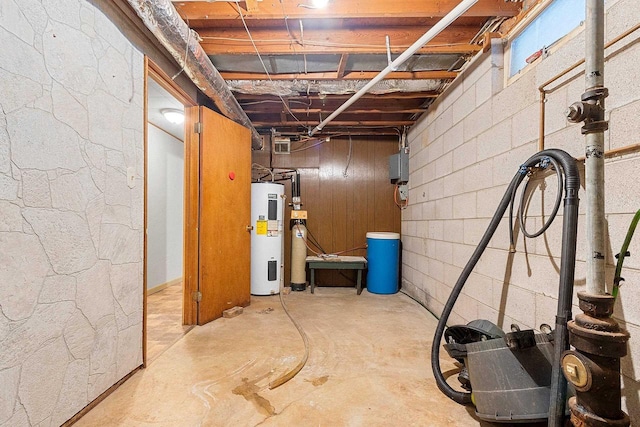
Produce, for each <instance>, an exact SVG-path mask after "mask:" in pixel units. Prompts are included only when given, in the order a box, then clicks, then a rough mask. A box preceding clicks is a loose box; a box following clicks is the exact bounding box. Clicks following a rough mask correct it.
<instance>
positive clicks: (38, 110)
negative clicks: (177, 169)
mask: <svg viewBox="0 0 640 427" xmlns="http://www.w3.org/2000/svg"><path fill="white" fill-rule="evenodd" d="M0 46H2V48H0V426H11V427H17V426H28V425H39V426H50V425H51V426H57V425H59V424H61V423H63V422H64V421H66V420H67V419H69V418H70V417H71V416H73V415H74V414H75V413H76V412H78V411H79V410H80V409H82V408H83V407H84V406H85V405H87V404H88V403H89V402H90V401H92V400H93V399H95V398H96V397H97V396H98V395H100V394H101V393H102V392H104V391H105V390H106V389H107V388H109V387H110V386H111V385H112V384H114V383H115V382H116V381H118V380H119V379H120V378H122V377H123V376H125V375H126V374H127V373H129V372H130V371H131V370H133V369H134V368H135V367H137V366H139V365H140V364H141V344H142V341H141V340H142V222H143V201H142V196H143V186H142V179H141V177H142V174H143V172H144V171H143V144H142V135H143V133H142V131H143V124H144V118H143V107H142V105H143V97H142V88H143V80H142V79H143V57H142V55H141V54H140V53H139V52H138V51H136V50H135V49H133V48H132V46H131V44H130V43H129V42H128V41H127V40H126V39H125V38H124V37H123V36H122V34H120V32H119V31H118V30H117V29H116V28H115V27H114V25H113V24H112V23H111V22H110V21H109V20H107V19H106V18H105V17H104V16H103V15H102V14H101V13H100V12H99V11H97V10H96V9H95V8H94V7H93V6H91V5H90V4H89V3H88V2H86V1H81V0H75V1H74V0H66V1H62V0H57V1H56V0H42V1H36V0H3V1H2V4H1V5H0ZM128 167H133V168H135V171H136V173H137V179H136V182H135V187H134V188H133V189H131V188H129V187H128V186H127V179H126V175H125V174H126V170H127V168H128Z"/></svg>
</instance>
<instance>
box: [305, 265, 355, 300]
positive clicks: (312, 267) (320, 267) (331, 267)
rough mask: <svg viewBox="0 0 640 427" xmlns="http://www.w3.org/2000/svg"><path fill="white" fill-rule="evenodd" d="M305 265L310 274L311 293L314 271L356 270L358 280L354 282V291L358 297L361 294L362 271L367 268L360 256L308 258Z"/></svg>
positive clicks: (313, 283) (313, 284)
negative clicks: (356, 291)
mask: <svg viewBox="0 0 640 427" xmlns="http://www.w3.org/2000/svg"><path fill="white" fill-rule="evenodd" d="M307 264H308V265H309V271H310V272H311V280H310V283H309V284H310V285H311V293H313V289H314V287H315V284H316V283H315V270H358V279H357V281H356V289H357V290H358V295H360V293H362V270H364V269H365V268H367V259H366V258H365V257H361V256H334V257H317V256H308V257H307Z"/></svg>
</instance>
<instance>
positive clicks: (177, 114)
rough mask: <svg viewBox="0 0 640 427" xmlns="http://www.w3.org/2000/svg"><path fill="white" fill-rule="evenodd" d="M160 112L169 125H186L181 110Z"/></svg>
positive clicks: (170, 109) (169, 109) (167, 109)
mask: <svg viewBox="0 0 640 427" xmlns="http://www.w3.org/2000/svg"><path fill="white" fill-rule="evenodd" d="M160 112H161V113H162V115H163V116H164V118H165V119H167V121H168V122H169V123H173V124H174V125H180V124H182V123H184V113H183V112H182V111H180V110H176V109H173V108H166V109H164V110H161V111H160Z"/></svg>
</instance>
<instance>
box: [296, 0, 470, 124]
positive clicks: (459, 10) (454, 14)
mask: <svg viewBox="0 0 640 427" xmlns="http://www.w3.org/2000/svg"><path fill="white" fill-rule="evenodd" d="M477 1H478V0H463V1H461V2H460V3H459V4H458V5H457V6H456V7H455V8H453V9H452V10H451V12H449V13H447V14H446V15H445V16H444V17H443V18H442V19H441V20H440V21H438V22H437V23H436V24H435V25H434V26H433V27H431V29H430V30H429V31H427V32H426V33H425V34H424V35H423V36H422V37H420V38H419V39H418V40H416V42H415V43H413V44H412V45H411V46H409V48H408V49H407V50H405V51H404V52H403V53H402V54H400V56H398V57H397V58H396V59H395V60H394V61H393V62H391V63H390V64H389V65H387V67H386V68H385V69H384V70H382V71H380V74H378V75H377V76H375V77H374V78H373V79H371V81H370V82H369V83H367V84H366V85H364V86H363V87H362V89H360V90H359V91H358V92H356V93H355V94H354V95H353V96H352V97H351V98H349V99H348V100H347V101H346V102H345V103H344V104H342V105H341V106H340V107H339V108H338V109H337V110H336V111H334V112H333V113H332V114H331V115H330V116H329V117H327V118H326V119H324V120H323V121H322V122H321V123H320V124H319V125H318V126H316V127H315V128H314V129H313V130H312V131H311V132H309V136H313V135H315V134H316V133H317V132H319V131H321V130H322V129H323V128H324V127H325V126H326V125H327V124H328V123H329V122H331V121H332V120H333V119H335V118H336V117H338V116H339V115H340V114H341V113H342V112H343V111H344V110H346V109H347V108H349V107H350V106H351V105H352V104H353V103H354V102H356V101H357V100H358V99H360V98H361V97H362V96H363V95H364V94H366V93H367V92H369V90H370V89H371V88H372V87H373V86H375V85H376V84H377V83H378V82H380V81H381V80H382V79H384V78H385V77H386V76H387V75H388V74H389V73H391V72H393V71H396V70H397V69H398V67H399V66H400V65H402V64H404V63H405V62H406V61H407V60H408V59H409V58H411V56H413V54H414V53H416V52H417V51H418V50H420V49H422V47H423V46H424V45H425V44H427V43H429V42H430V41H431V40H432V39H433V38H434V37H435V36H437V35H438V34H440V33H441V32H442V31H443V30H444V29H446V28H447V27H448V26H449V25H451V23H452V22H453V21H455V20H456V19H458V17H460V15H462V14H463V13H465V12H466V11H467V10H469V8H471V6H473V5H474V4H476V3H477Z"/></svg>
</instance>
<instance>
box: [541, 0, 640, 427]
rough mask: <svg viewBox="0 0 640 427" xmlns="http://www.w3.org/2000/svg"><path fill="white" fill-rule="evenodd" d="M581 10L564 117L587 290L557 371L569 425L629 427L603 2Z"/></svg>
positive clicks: (590, 0) (588, 0) (589, 1)
mask: <svg viewBox="0 0 640 427" xmlns="http://www.w3.org/2000/svg"><path fill="white" fill-rule="evenodd" d="M586 8H587V10H586V19H587V22H586V29H585V32H586V38H585V44H586V52H585V83H586V90H585V93H584V94H583V95H582V99H581V101H580V102H576V103H574V104H573V105H571V106H570V107H569V109H568V110H567V118H568V119H569V121H571V122H573V123H578V122H584V125H583V127H582V133H583V134H584V135H585V140H586V147H585V157H586V160H585V187H586V193H587V196H586V206H587V216H586V221H587V224H586V228H587V247H588V253H587V289H586V292H579V293H578V298H579V300H580V303H579V304H580V309H581V310H582V311H583V313H582V314H578V315H577V316H576V319H575V321H570V322H569V323H568V325H567V326H568V329H569V343H570V344H571V345H572V346H573V347H574V348H575V350H569V351H566V352H564V354H563V357H562V370H563V373H564V376H565V377H566V379H567V380H568V381H569V382H570V383H571V384H572V385H573V387H574V389H575V390H576V396H575V397H572V398H570V399H569V409H570V411H571V422H572V423H573V425H575V426H586V427H589V426H628V425H630V421H629V417H628V416H627V414H625V413H624V412H623V411H622V409H621V392H620V358H622V357H623V356H625V355H626V351H627V347H626V343H627V341H628V339H629V333H628V332H627V331H626V330H624V329H622V328H621V327H620V325H618V323H617V322H616V320H615V319H613V318H612V317H611V316H612V314H613V306H614V303H615V298H614V297H613V296H611V295H609V294H607V293H606V288H605V257H604V254H605V243H606V242H605V217H604V213H605V208H604V194H605V193H604V192H605V188H604V182H605V181H604V132H605V131H606V130H607V129H608V123H607V121H606V120H605V98H606V97H607V95H608V91H607V88H606V87H604V1H603V0H586ZM562 406H563V405H562ZM550 416H554V417H555V420H554V421H553V423H550V425H552V424H553V425H560V423H559V421H560V420H561V419H562V417H563V416H564V414H561V413H556V414H550ZM550 421H551V419H550Z"/></svg>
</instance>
